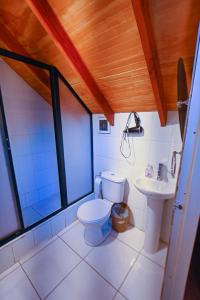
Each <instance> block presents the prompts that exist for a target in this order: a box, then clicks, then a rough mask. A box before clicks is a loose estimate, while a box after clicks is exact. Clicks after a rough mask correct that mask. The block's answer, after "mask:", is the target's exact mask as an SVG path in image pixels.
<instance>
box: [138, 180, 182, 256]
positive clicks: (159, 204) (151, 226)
mask: <svg viewBox="0 0 200 300" xmlns="http://www.w3.org/2000/svg"><path fill="white" fill-rule="evenodd" d="M135 187H136V188H137V190H138V191H139V192H141V193H142V194H144V195H145V196H147V221H146V230H145V240H144V250H145V251H146V252H148V253H155V252H156V251H157V250H158V246H159V239H160V231H161V224H162V212H163V206H164V201H165V200H168V199H171V198H173V197H174V195H175V188H176V187H175V184H172V183H169V182H164V181H158V180H156V179H155V178H148V177H139V178H137V179H136V180H135Z"/></svg>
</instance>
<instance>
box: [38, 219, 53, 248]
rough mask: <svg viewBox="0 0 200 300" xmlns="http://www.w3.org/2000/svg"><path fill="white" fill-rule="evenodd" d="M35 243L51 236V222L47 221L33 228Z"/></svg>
mask: <svg viewBox="0 0 200 300" xmlns="http://www.w3.org/2000/svg"><path fill="white" fill-rule="evenodd" d="M33 236H34V242H35V245H36V246H37V245H39V244H40V243H43V242H45V241H47V240H49V239H50V238H51V237H52V230H51V223H50V221H47V222H45V223H42V224H41V225H39V226H38V227H37V228H36V229H34V230H33Z"/></svg>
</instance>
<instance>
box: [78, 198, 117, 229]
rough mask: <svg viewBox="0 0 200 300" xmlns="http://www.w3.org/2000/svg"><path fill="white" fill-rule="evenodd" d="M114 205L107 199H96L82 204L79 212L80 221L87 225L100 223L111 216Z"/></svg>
mask: <svg viewBox="0 0 200 300" xmlns="http://www.w3.org/2000/svg"><path fill="white" fill-rule="evenodd" d="M111 207H112V203H111V202H110V201H108V200H105V199H95V200H91V201H88V202H86V203H84V204H82V205H81V206H80V207H79V209H78V212H77V216H78V218H79V219H80V220H83V221H84V222H87V223H93V222H98V221H100V220H101V219H103V218H105V217H107V216H108V215H109V214H110V211H111Z"/></svg>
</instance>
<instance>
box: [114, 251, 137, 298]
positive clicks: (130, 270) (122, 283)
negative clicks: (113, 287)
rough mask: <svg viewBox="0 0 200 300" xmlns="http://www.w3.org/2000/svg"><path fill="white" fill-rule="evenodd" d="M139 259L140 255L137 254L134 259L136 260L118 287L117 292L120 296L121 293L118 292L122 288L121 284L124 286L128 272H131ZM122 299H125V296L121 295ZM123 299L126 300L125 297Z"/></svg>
mask: <svg viewBox="0 0 200 300" xmlns="http://www.w3.org/2000/svg"><path fill="white" fill-rule="evenodd" d="M139 257H140V253H138V255H137V257H136V259H135V261H134V263H133V265H132V266H131V267H130V268H129V270H128V272H127V274H126V275H125V277H124V280H123V281H122V283H121V285H120V286H119V288H118V290H117V292H119V293H120V294H122V293H121V292H120V289H121V287H122V286H123V284H124V282H125V281H126V279H127V277H128V275H129V274H130V272H131V271H132V269H133V268H134V266H135V264H136V262H137V260H138V259H139ZM122 295H123V294H122ZM123 297H125V296H124V295H123ZM125 298H126V299H128V298H127V297H125Z"/></svg>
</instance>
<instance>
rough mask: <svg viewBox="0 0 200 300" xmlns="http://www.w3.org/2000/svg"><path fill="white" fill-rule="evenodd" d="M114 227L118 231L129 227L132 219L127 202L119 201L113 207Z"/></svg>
mask: <svg viewBox="0 0 200 300" xmlns="http://www.w3.org/2000/svg"><path fill="white" fill-rule="evenodd" d="M111 216H112V227H113V229H114V230H115V231H117V232H123V231H125V230H126V229H127V227H128V224H129V219H130V208H129V207H128V205H127V204H125V203H117V204H114V205H113V207H112V213H111Z"/></svg>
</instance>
